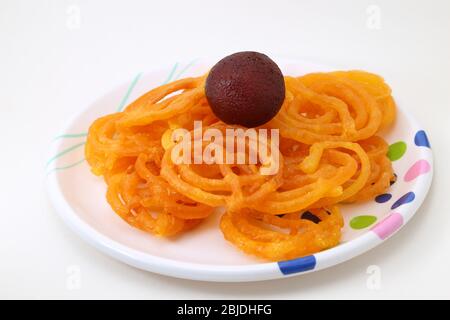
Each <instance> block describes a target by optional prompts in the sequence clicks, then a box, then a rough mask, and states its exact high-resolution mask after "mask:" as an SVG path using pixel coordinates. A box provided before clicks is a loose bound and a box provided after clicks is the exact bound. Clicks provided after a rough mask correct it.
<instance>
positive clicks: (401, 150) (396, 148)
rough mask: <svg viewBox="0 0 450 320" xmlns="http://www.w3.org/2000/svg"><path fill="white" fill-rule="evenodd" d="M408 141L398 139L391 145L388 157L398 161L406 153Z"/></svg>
mask: <svg viewBox="0 0 450 320" xmlns="http://www.w3.org/2000/svg"><path fill="white" fill-rule="evenodd" d="M406 149H407V147H406V143H405V142H404V141H398V142H396V143H393V144H391V145H390V146H389V150H388V157H389V159H390V160H391V161H397V160H399V159H400V158H401V157H403V155H404V154H405V153H406Z"/></svg>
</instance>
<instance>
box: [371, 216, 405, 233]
mask: <svg viewBox="0 0 450 320" xmlns="http://www.w3.org/2000/svg"><path fill="white" fill-rule="evenodd" d="M402 225H403V217H402V215H401V214H400V213H397V212H394V213H391V214H390V215H389V216H387V217H386V218H384V219H383V221H381V222H380V223H378V224H376V225H375V226H374V227H373V228H372V231H373V232H375V233H376V234H377V236H378V237H380V239H382V240H384V239H386V238H387V237H389V236H390V235H392V234H393V233H394V232H395V231H397V230H398V229H399V228H400V227H401V226H402Z"/></svg>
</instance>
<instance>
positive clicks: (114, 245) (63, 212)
mask: <svg viewBox="0 0 450 320" xmlns="http://www.w3.org/2000/svg"><path fill="white" fill-rule="evenodd" d="M197 60H198V61H200V60H203V61H208V60H209V59H207V58H205V59H202V58H198V59H197ZM277 60H280V61H283V62H284V63H301V62H302V61H306V60H303V59H286V58H282V59H277ZM309 63H311V62H309ZM316 65H318V64H316ZM326 68H329V67H326ZM168 69H169V66H167V67H166V68H164V67H159V68H154V69H152V70H150V71H147V72H145V73H142V77H143V78H144V77H146V76H147V75H149V74H152V73H155V72H157V71H161V70H168ZM329 69H331V70H332V69H333V68H329ZM127 86H128V83H127V82H123V83H121V84H119V85H116V86H114V87H113V88H112V89H110V90H109V91H107V92H105V93H104V94H102V95H100V96H99V97H97V98H96V99H94V100H93V101H92V102H91V103H89V104H88V105H87V106H86V107H85V108H83V109H82V110H81V111H79V112H77V113H76V114H74V115H73V116H72V117H70V118H69V121H67V122H66V123H65V125H64V126H63V129H62V130H61V131H60V132H62V133H63V134H64V133H66V132H68V129H69V128H71V127H72V126H73V124H75V122H76V121H77V120H78V118H79V117H80V116H81V115H82V114H85V113H86V112H88V111H89V110H90V109H91V108H92V105H94V104H95V103H96V102H97V101H98V100H100V99H102V98H103V97H105V96H107V95H109V94H111V93H112V92H115V91H117V90H120V89H121V88H123V87H127ZM396 101H398V99H396ZM397 108H398V109H400V111H401V113H402V115H403V116H404V117H406V119H407V121H408V123H409V125H410V126H411V127H413V128H415V129H417V130H423V129H422V126H420V125H419V123H418V122H417V120H416V119H415V118H414V117H413V116H412V114H411V113H409V112H407V111H406V110H405V109H404V108H403V107H402V106H401V104H397ZM62 143H63V141H62V140H61V141H59V142H57V143H54V144H53V145H52V147H51V151H52V152H54V153H53V154H56V153H57V151H58V149H59V148H60V147H61V145H62ZM422 149H427V150H421V151H420V157H418V158H417V159H425V160H427V161H428V162H429V164H430V167H431V170H430V172H429V174H427V176H426V178H425V179H422V180H421V182H420V183H417V182H415V183H414V184H412V185H411V188H410V191H413V192H414V193H415V194H416V195H420V198H419V199H416V200H415V201H414V203H415V204H414V206H411V207H407V209H406V210H397V212H398V211H401V216H402V218H403V223H402V224H401V225H400V226H399V227H398V228H397V229H395V230H393V232H391V233H390V234H389V235H388V236H387V237H386V238H384V239H381V238H380V237H379V236H377V235H376V233H375V232H374V231H373V230H368V231H367V232H366V233H364V234H362V235H360V236H359V237H357V238H355V239H353V240H351V241H349V242H346V243H343V244H340V245H338V246H336V247H333V248H330V249H327V250H324V251H321V252H317V253H315V254H312V255H310V256H306V257H302V258H297V259H293V260H288V261H280V262H262V263H255V264H244V265H216V264H203V263H191V262H183V261H179V260H174V259H169V258H163V257H159V256H155V255H152V254H149V253H144V252H142V251H138V250H136V249H133V248H130V247H128V246H126V245H124V244H121V243H119V242H117V241H115V240H113V239H112V238H109V237H107V236H106V235H104V234H102V233H101V232H99V231H97V230H96V229H94V228H93V227H91V226H90V225H89V224H88V223H87V222H85V221H83V220H82V219H81V218H80V217H79V216H78V215H77V213H76V212H75V210H74V209H73V208H72V207H71V206H70V204H69V202H68V201H66V199H65V197H64V195H63V192H62V190H61V188H60V187H59V182H58V175H57V172H53V173H51V174H49V175H47V176H46V181H45V182H46V190H47V195H48V197H49V199H50V202H51V204H52V206H53V208H54V209H55V211H56V212H57V214H58V215H59V217H60V218H61V219H62V220H63V221H64V222H65V223H66V224H67V225H68V226H69V228H70V229H71V230H72V231H73V232H75V233H76V234H77V235H78V236H80V237H81V238H82V239H83V240H84V241H86V242H87V243H89V244H90V245H92V246H93V247H95V248H96V249H98V250H100V251H101V252H103V253H105V254H106V255H108V256H110V257H112V258H115V259H117V260H119V261H121V262H123V263H126V264H128V265H131V266H133V267H136V268H138V269H141V270H145V271H150V272H153V273H157V274H162V275H166V276H171V277H175V278H182V279H189V280H200V281H211V282H250V281H263V280H271V279H277V278H285V277H290V276H296V275H301V274H306V273H309V272H313V271H318V270H322V269H325V268H328V267H331V266H334V265H337V264H340V263H342V262H345V261H348V260H350V259H352V258H354V257H356V256H359V255H361V254H363V253H365V252H367V251H369V250H371V249H372V248H374V247H376V246H378V245H379V244H381V243H383V242H384V241H386V240H387V239H388V238H390V237H391V236H393V235H394V234H396V233H397V232H399V231H400V230H401V229H402V228H403V227H404V226H405V225H406V224H407V222H408V221H409V220H410V219H411V218H412V217H413V216H414V215H415V213H416V212H417V211H418V210H419V209H420V207H421V205H422V204H423V202H424V200H425V198H426V196H427V194H428V192H429V190H430V187H431V183H432V180H433V174H434V169H433V152H432V149H431V148H422ZM391 212H392V210H391ZM311 257H312V258H311ZM292 262H295V263H292ZM280 263H281V264H283V263H285V264H286V265H285V266H282V265H280Z"/></svg>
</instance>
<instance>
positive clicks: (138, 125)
mask: <svg viewBox="0 0 450 320" xmlns="http://www.w3.org/2000/svg"><path fill="white" fill-rule="evenodd" d="M205 78H206V77H205V76H202V77H198V78H186V79H181V80H178V81H174V82H171V83H168V84H165V85H162V86H160V87H157V88H155V89H153V90H151V91H149V92H147V93H145V94H144V95H142V96H141V97H140V98H138V99H137V100H136V101H134V102H133V103H131V104H130V105H129V106H128V107H127V108H126V109H125V110H124V111H123V112H117V113H114V114H111V115H106V116H104V117H102V118H99V119H97V120H96V121H94V123H93V124H92V125H91V127H90V129H89V134H88V139H87V143H86V149H85V153H86V159H87V161H88V163H89V164H90V166H91V169H92V172H93V173H94V174H96V175H100V176H103V177H104V179H105V182H106V183H107V185H108V191H107V200H108V202H109V203H110V205H111V207H112V208H113V209H114V211H115V212H116V213H117V214H118V215H119V216H121V217H122V218H123V219H124V220H125V221H127V222H128V223H129V224H131V225H133V226H135V227H137V228H140V229H142V230H144V231H147V232H150V233H153V234H156V235H162V236H172V235H176V234H179V233H180V232H184V231H187V230H189V229H192V228H193V227H195V226H196V225H197V224H198V223H200V222H201V221H202V220H203V219H205V218H207V217H208V216H209V215H211V214H212V213H213V212H214V209H215V208H217V207H225V208H226V213H225V214H224V215H223V217H222V220H221V223H220V227H221V229H222V232H223V233H224V236H225V238H226V239H227V240H228V241H230V242H232V243H233V244H235V245H236V246H237V247H238V248H240V249H241V250H243V251H245V252H246V253H249V254H254V255H256V256H258V257H261V258H265V259H268V260H274V261H277V260H282V259H290V258H296V257H300V256H303V255H307V254H311V253H314V252H318V251H321V250H324V249H327V248H330V247H333V246H335V245H337V244H338V243H339V240H340V238H341V228H342V224H343V219H342V215H341V213H340V210H339V208H338V207H337V205H339V204H341V203H347V202H355V201H366V200H369V199H372V198H373V197H375V196H376V195H378V194H381V193H383V192H385V191H386V189H387V188H389V185H390V182H391V180H392V179H393V176H394V175H393V171H392V165H391V162H390V160H389V159H388V157H387V155H386V154H387V149H388V146H387V143H386V142H385V141H384V140H383V139H382V138H381V137H380V136H378V134H380V132H381V131H382V130H383V129H385V128H387V127H388V126H389V125H391V124H392V123H393V121H394V120H395V113H396V107H395V102H394V100H393V98H392V95H391V89H390V88H389V86H388V85H387V84H386V83H385V82H384V80H383V79H382V78H381V77H379V76H377V75H374V74H371V73H368V72H364V71H336V72H329V73H312V74H307V75H304V76H301V77H297V78H294V77H285V84H286V98H285V101H284V103H283V105H282V107H281V110H280V112H279V113H278V114H277V115H276V116H275V118H273V119H272V120H271V121H270V122H269V123H267V124H266V125H264V126H261V127H260V128H259V129H262V128H264V129H268V130H270V129H279V134H280V141H279V150H278V148H277V150H270V157H273V156H274V155H275V152H276V155H278V157H277V159H278V164H279V166H278V170H277V171H276V172H275V173H273V174H270V175H263V174H261V168H263V167H264V166H265V165H266V163H262V162H258V163H256V164H254V163H239V164H217V163H199V164H192V163H191V164H189V163H175V162H174V161H173V159H172V152H173V151H174V149H175V148H176V147H177V146H179V144H180V143H182V141H181V140H182V139H181V140H179V141H174V140H172V133H173V132H174V130H176V129H179V128H182V129H185V131H186V132H190V133H192V132H193V130H194V121H200V122H201V124H202V128H203V130H206V129H215V130H218V131H220V132H222V133H223V132H225V130H226V129H239V127H237V126H230V125H226V124H224V123H222V122H221V121H220V120H218V119H217V118H216V116H215V115H214V114H213V113H212V111H211V109H210V107H209V105H208V102H207V100H206V97H205V90H204V82H205ZM241 129H242V128H241ZM189 136H190V137H193V135H189ZM183 139H188V136H185V137H183ZM258 143H262V142H261V141H259V140H258ZM201 147H202V149H201V150H202V152H204V151H205V149H206V148H208V145H207V143H205V142H202V143H201ZM217 150H220V151H221V152H222V153H223V154H224V155H225V154H227V152H228V153H229V152H230V151H229V150H226V149H225V148H223V149H217ZM244 150H245V151H244V155H243V156H244V158H246V159H247V158H248V157H249V156H250V152H251V150H250V147H248V146H246V147H245V149H244ZM194 156H195V152H192V154H191V155H190V157H194ZM304 212H307V213H308V214H310V215H314V216H315V217H316V219H317V220H318V223H317V221H316V222H313V221H310V220H308V219H305V218H302V217H303V216H302V215H303V213H304Z"/></svg>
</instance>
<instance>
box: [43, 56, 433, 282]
mask: <svg viewBox="0 0 450 320" xmlns="http://www.w3.org/2000/svg"><path fill="white" fill-rule="evenodd" d="M214 62H215V61H207V60H201V59H197V60H195V61H191V62H189V63H177V64H175V65H174V66H172V67H168V68H166V69H160V70H157V71H153V72H149V73H145V74H138V75H137V76H136V77H135V78H134V79H132V81H131V82H128V83H126V84H124V85H122V86H120V87H118V88H115V89H114V90H112V91H111V92H109V93H108V94H106V95H104V96H103V97H101V98H99V99H98V100H97V101H95V102H93V103H92V104H91V105H90V106H89V107H88V108H87V109H85V110H84V111H82V112H80V113H79V114H78V115H77V116H76V117H75V118H73V120H72V121H70V122H69V124H68V125H67V126H66V128H65V130H64V132H62V134H61V135H59V136H57V137H56V138H55V140H54V141H53V142H52V155H51V157H50V158H49V160H48V163H47V182H48V183H47V185H48V193H49V196H50V199H51V201H52V203H53V205H54V207H55V209H56V211H57V212H58V213H59V214H60V215H61V217H62V218H63V219H64V221H65V222H66V223H67V224H68V225H69V227H70V228H72V229H73V230H74V231H75V232H76V233H78V234H79V235H80V236H81V237H82V238H83V239H84V240H86V241H88V242H89V243H90V244H92V245H93V246H95V247H96V248H98V249H99V250H101V251H103V252H104V253H106V254H108V255H110V256H112V257H114V258H116V259H118V260H120V261H123V262H125V263H127V264H130V265H132V266H135V267H137V268H140V269H144V270H147V271H151V272H156V273H160V274H164V275H168V276H173V277H179V278H186V279H195V280H206V281H235V282H238V281H255V280H266V279H274V278H282V277H286V276H292V275H298V274H301V273H306V272H311V271H315V270H320V269H323V268H327V267H330V266H332V265H335V264H338V263H340V262H343V261H346V260H348V259H351V258H353V257H355V256H357V255H359V254H361V253H363V252H365V251H367V250H369V249H371V248H373V247H375V246H377V245H379V244H380V243H382V242H383V241H384V240H385V239H387V238H388V237H389V236H391V235H392V234H393V233H395V232H397V231H398V230H399V229H400V228H401V227H402V226H403V225H405V224H406V222H408V220H409V219H410V218H411V217H412V216H413V215H414V213H415V212H416V211H417V209H418V208H419V206H420V205H421V203H422V202H423V200H424V198H425V196H426V194H427V192H428V189H429V187H430V184H431V180H432V171H433V160H432V153H431V149H430V147H429V143H428V139H427V137H426V134H425V132H424V131H423V128H422V127H421V126H420V125H419V124H418V123H417V122H416V121H415V120H414V119H413V118H412V117H411V116H410V115H409V114H408V112H407V111H406V110H407V106H402V105H399V110H398V118H397V121H396V123H395V126H394V127H393V128H392V129H390V130H389V131H388V132H386V133H385V134H384V138H385V139H386V140H387V141H388V142H389V143H390V144H391V155H392V156H393V157H394V158H395V157H398V159H396V160H395V161H394V162H393V166H394V171H395V173H396V174H397V176H398V179H397V182H396V183H395V184H393V185H392V187H391V189H390V190H389V194H386V195H383V196H380V197H378V198H377V199H376V200H375V199H374V200H372V201H368V202H366V203H363V204H358V205H348V206H343V208H342V210H343V213H344V217H345V226H344V229H343V237H342V242H341V244H340V245H338V246H336V247H335V248H332V249H329V250H326V251H323V252H320V253H317V254H314V255H311V256H307V257H303V258H299V259H295V260H290V261H280V262H278V263H276V262H270V263H268V262H265V261H262V260H259V259H257V258H254V257H252V256H248V255H246V254H244V253H242V252H241V251H240V250H238V249H237V248H235V247H234V246H233V245H232V244H230V243H228V242H227V241H225V239H224V238H223V236H222V233H221V231H220V230H219V227H218V220H219V216H220V214H216V215H214V216H211V217H210V218H209V219H207V220H206V221H205V222H204V223H203V224H201V225H200V226H199V227H198V228H196V229H195V230H193V231H192V232H189V233H187V234H184V235H181V236H180V237H178V238H177V239H176V240H170V239H164V238H158V237H154V236H152V235H150V234H147V233H144V232H142V231H140V230H138V229H135V228H132V227H131V226H129V225H128V224H127V223H125V222H124V221H122V220H121V218H119V217H118V216H117V215H116V214H115V213H114V212H113V211H112V209H111V208H110V207H109V205H108V204H107V202H106V199H105V192H106V186H105V183H104V182H103V181H102V179H101V178H98V177H96V176H94V175H92V174H91V173H90V171H89V167H88V165H87V164H86V161H85V160H84V142H85V140H86V132H87V129H88V127H89V125H90V124H91V123H92V122H93V121H94V120H95V119H96V118H98V117H100V116H103V115H106V114H109V113H112V112H115V111H117V110H121V109H123V107H124V106H125V105H126V104H128V103H129V102H131V101H133V100H134V99H136V98H137V97H139V96H140V95H142V94H143V93H144V92H146V91H148V90H149V89H151V88H153V87H155V86H158V85H161V84H162V83H165V82H168V81H172V80H175V79H177V78H180V77H186V76H197V75H201V74H203V73H205V72H206V71H207V70H208V69H209V68H210V67H211V66H212V65H213V64H214ZM276 62H277V63H278V64H279V66H280V68H281V69H282V71H283V73H284V74H285V75H296V76H297V75H302V74H304V73H308V72H317V71H331V70H332V69H331V68H326V67H323V66H320V65H316V64H314V63H310V62H307V61H293V60H281V59H276ZM394 91H395V88H394ZM411 236H413V235H411Z"/></svg>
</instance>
